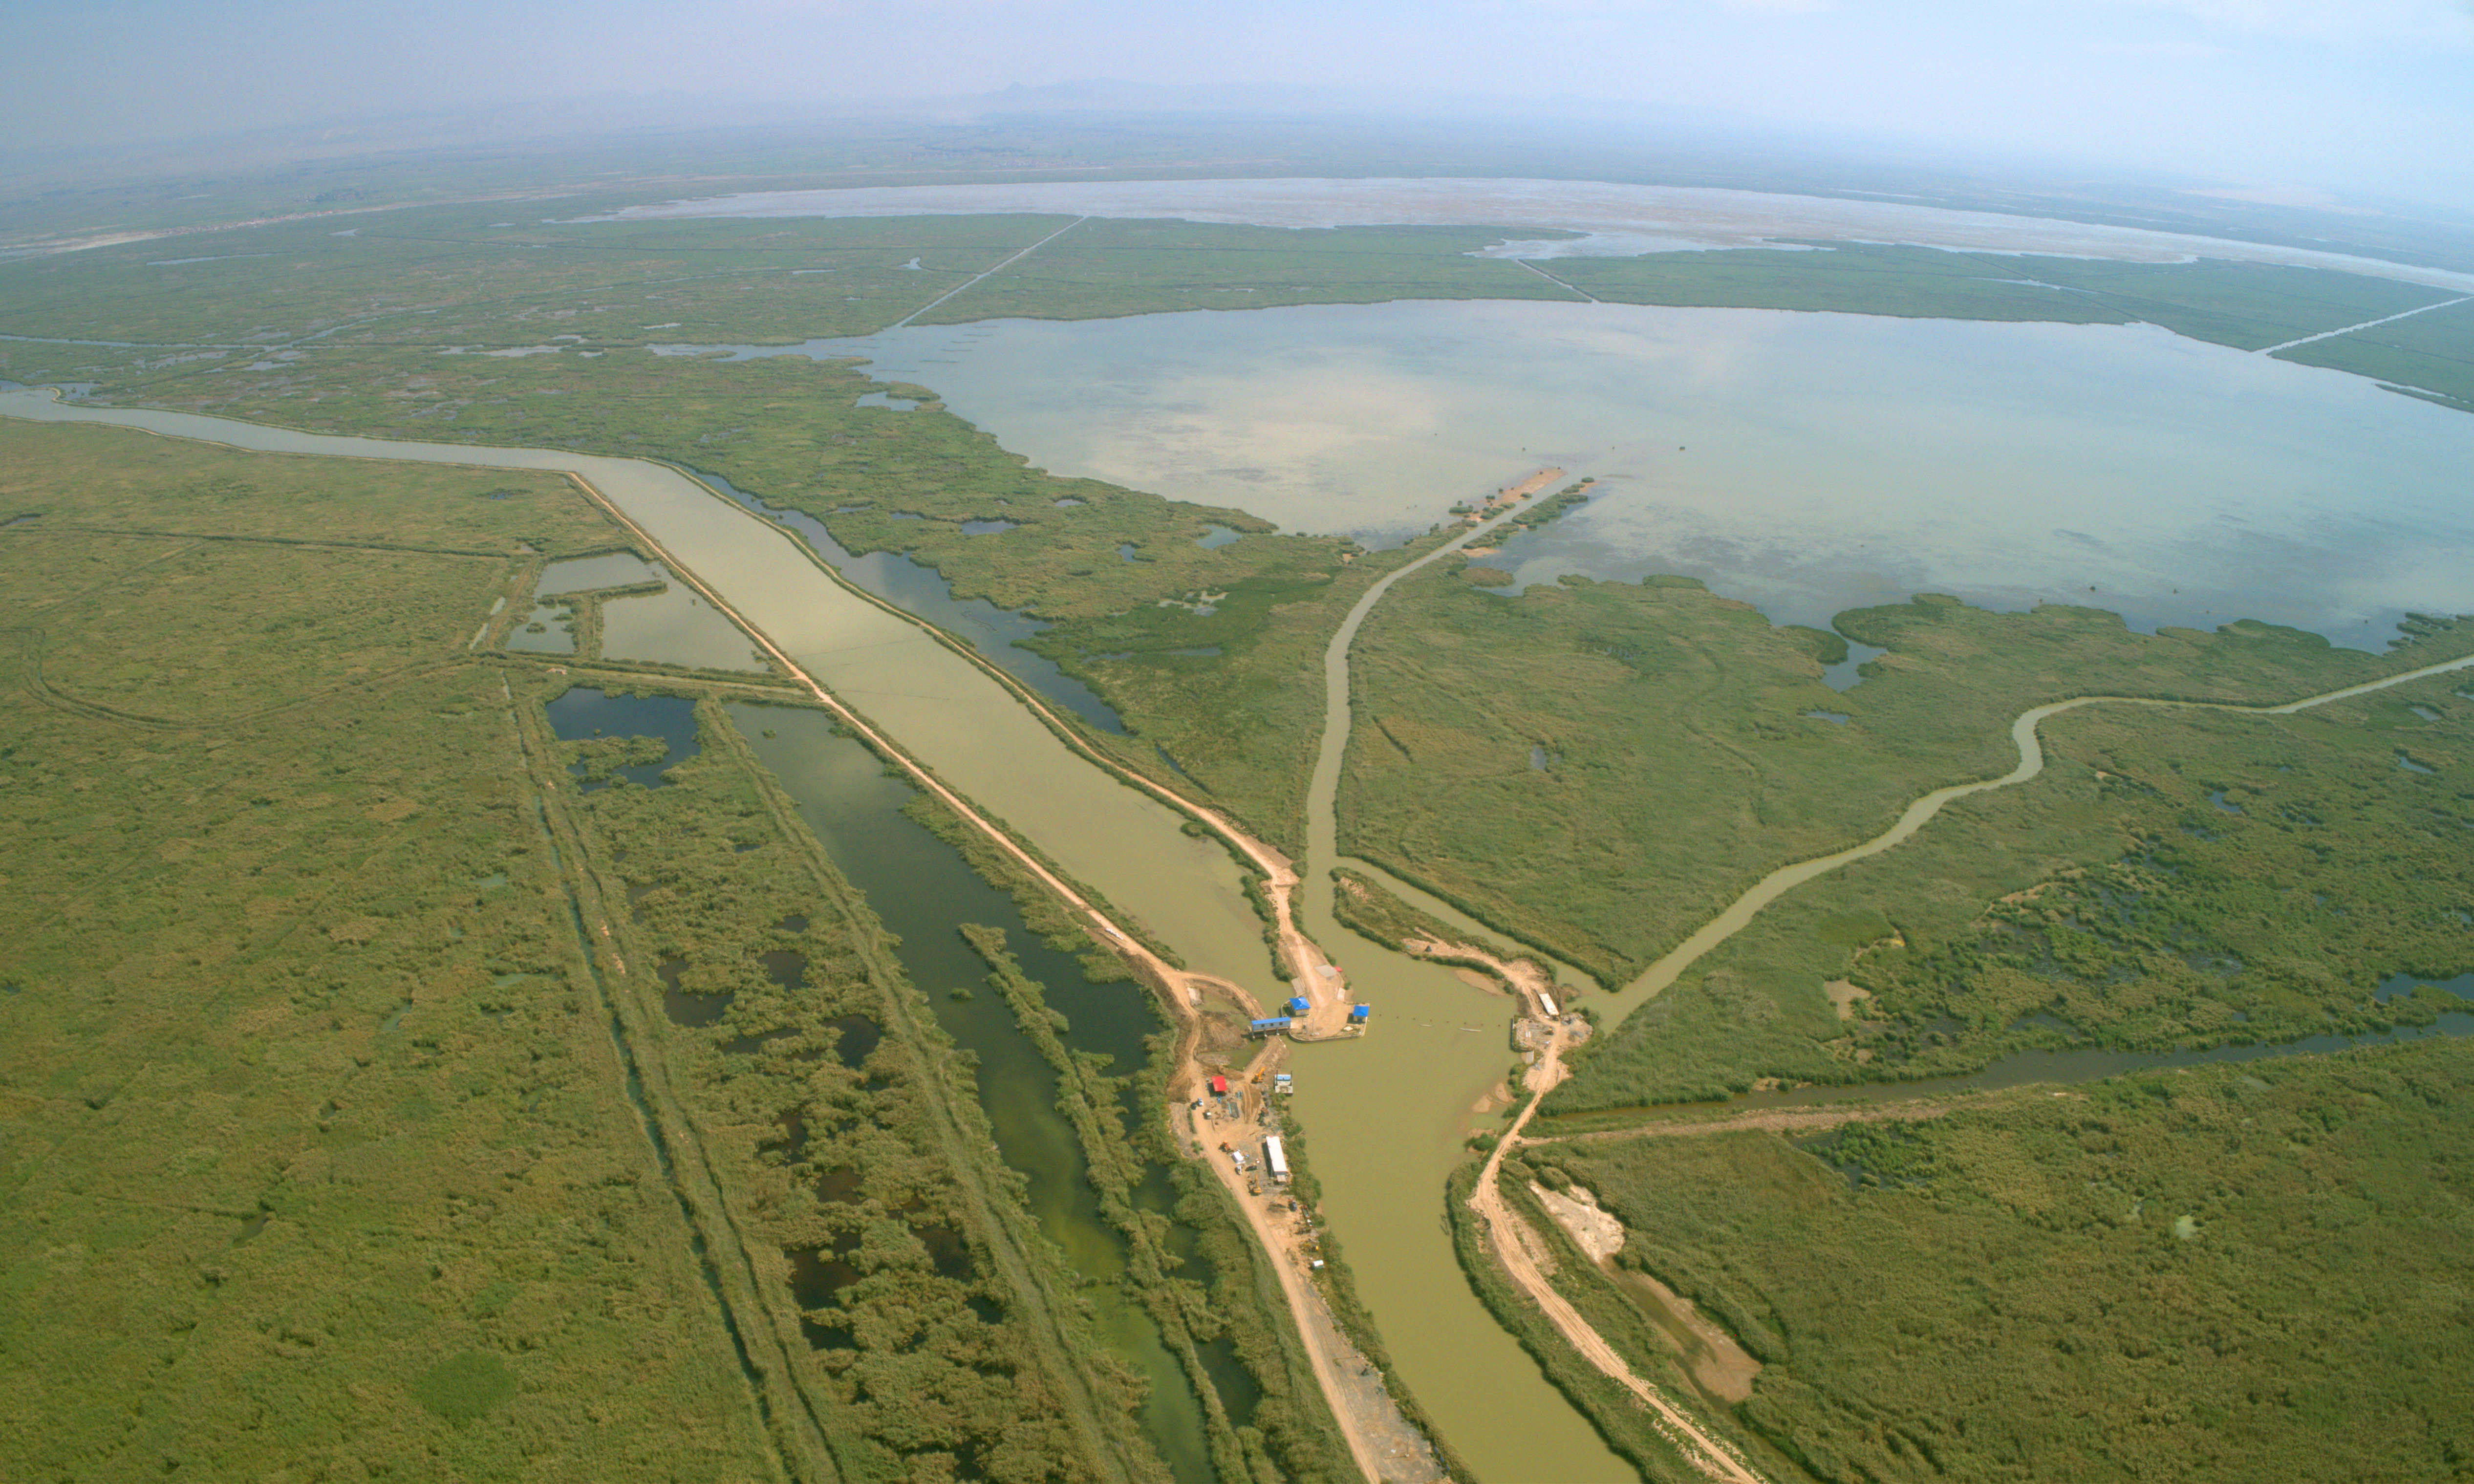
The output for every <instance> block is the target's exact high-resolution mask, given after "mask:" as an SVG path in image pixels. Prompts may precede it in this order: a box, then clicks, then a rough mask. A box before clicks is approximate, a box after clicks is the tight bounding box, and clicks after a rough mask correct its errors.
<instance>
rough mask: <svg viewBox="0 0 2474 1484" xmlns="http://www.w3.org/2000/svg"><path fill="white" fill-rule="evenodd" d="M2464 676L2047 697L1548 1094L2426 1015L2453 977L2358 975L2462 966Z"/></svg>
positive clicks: (2448, 1004)
mask: <svg viewBox="0 0 2474 1484" xmlns="http://www.w3.org/2000/svg"><path fill="white" fill-rule="evenodd" d="M2425 643H2426V644H2437V643H2438V640H2437V639H2435V640H2431V641H2426V642H2425ZM2422 647H2423V646H2422V645H2414V646H2412V647H2410V648H2409V649H2408V650H2407V651H2406V652H2407V653H2408V654H2413V652H2414V651H2415V650H2417V649H2421V648H2422ZM2434 652H2435V653H2436V652H2438V651H2434ZM1871 685H1872V682H1869V681H1868V682H1867V683H1866V685H1865V686H1862V687H1858V688H1857V689H1856V691H1854V692H1852V693H1849V696H1848V700H1849V702H1850V703H1851V704H1852V703H1854V702H1855V701H1856V700H1858V699H1859V698H1860V697H1861V696H1862V695H1863V693H1864V692H1865V691H1866V690H1868V689H1870V688H1871ZM2463 685H2464V681H2463V680H2462V677H2458V676H2452V675H2441V676H2434V677H2432V678H2430V679H2427V680H2422V681H2414V682H2410V683H2408V684H2406V685H2401V686H2398V687H2395V688H2392V689H2390V690H2387V691H2383V692H2379V693H2374V694H2371V695H2367V696H2361V697H2357V698H2354V699H2351V700H2346V701H2339V702H2332V703H2330V704H2329V705H2327V706H2324V707H2318V708H2314V709H2313V710H2310V711H2306V712H2300V713H2296V714H2294V715H2292V716H2286V717H2257V716H2243V715H2238V714H2234V713H2228V712H2216V711H2199V710H2181V709H2159V708H2152V707H2127V706H2122V707H2088V708H2083V709H2081V710H2078V711H2074V712H2069V713H2066V714H2064V715H2062V716H2058V717H2055V718H2051V719H2050V720H2048V721H2047V722H2046V723H2045V727H2044V732H2043V735H2044V739H2045V749H2046V755H2047V766H2046V770H2045V772H2044V774H2043V775H2042V776H2040V777H2038V778H2037V779H2035V780H2033V781H2032V782H2029V783H2027V784H2024V785H2021V786H2019V787H2017V788H2014V789H2006V790H2001V791H1994V792H1991V793H1984V794H1978V795H1976V796H1974V797H1972V798H1968V799H1963V800H1961V801H1959V802H1958V803H1956V804H1953V805H1952V806H1950V808H1948V809H1946V810H1945V811H1944V812H1943V814H1942V815H1940V816H1939V817H1937V818H1936V819H1934V820H1933V821H1932V822H1931V823H1930V824H1928V825H1927V826H1926V827H1925V828H1924V830H1922V831H1921V832H1920V833H1918V834H1917V835H1916V836H1915V837H1914V838H1912V839H1908V840H1906V841H1904V843H1902V844H1901V845H1899V846H1898V847H1897V848H1896V849H1894V850H1891V851H1889V852H1886V853H1884V854H1882V855H1880V856H1876V857H1873V858H1871V859H1869V860H1865V861H1860V862H1857V863H1856V864H1853V865H1850V866H1848V867H1846V868H1844V869H1843V870H1840V871H1838V872H1835V873H1833V874H1831V875H1830V876H1826V877H1823V878H1821V879H1819V880H1817V881H1814V882H1811V883H1808V884H1807V885H1806V886H1804V887H1801V888H1797V889H1796V890H1795V891H1793V892H1791V893H1789V895H1788V896H1786V897H1785V898H1783V899H1782V900H1781V901H1779V902H1777V903H1775V904H1773V905H1772V906H1771V907H1770V908H1769V909H1768V910H1767V911H1765V912H1762V913H1761V914H1760V915H1759V916H1758V917H1756V918H1755V919H1754V920H1753V922H1752V923H1751V924H1750V925H1749V926H1748V927H1746V928H1745V929H1744V930H1743V931H1742V932H1741V933H1739V934H1737V935H1736V936H1735V937H1734V938H1731V939H1729V940H1728V941H1727V942H1726V943H1725V944H1723V945H1721V946H1720V947H1719V948H1718V949H1717V950H1715V951H1714V952H1712V953H1711V954H1710V956H1708V957H1707V958H1705V959H1703V960H1702V961H1700V962H1699V963H1697V964H1695V965H1693V966H1692V967H1690V968H1688V969H1687V970H1686V972H1685V974H1684V976H1683V978H1682V979H1680V980H1679V981H1678V982H1677V983H1676V985H1673V986H1672V987H1671V988H1669V989H1668V990H1666V991H1665V992H1664V993H1663V994H1661V996H1660V997H1659V998H1658V999H1656V1000H1653V1001H1651V1002H1650V1003H1648V1004H1646V1005H1644V1006H1642V1007H1641V1008H1640V1009H1639V1010H1637V1011H1635V1012H1634V1013H1633V1014H1632V1015H1631V1016H1630V1017H1628V1018H1627V1019H1626V1020H1625V1021H1624V1022H1623V1024H1622V1025H1620V1026H1619V1027H1617V1028H1616V1030H1615V1031H1614V1033H1613V1034H1611V1035H1609V1036H1607V1037H1605V1038H1604V1039H1603V1040H1602V1041H1601V1042H1599V1043H1598V1044H1597V1045H1595V1046H1592V1047H1590V1048H1589V1049H1588V1050H1587V1051H1585V1052H1583V1053H1582V1054H1581V1055H1580V1056H1579V1057H1577V1058H1575V1062H1574V1068H1573V1076H1572V1078H1571V1079H1570V1081H1568V1082H1567V1083H1565V1085H1564V1086H1563V1087H1561V1088H1559V1089H1557V1091H1556V1092H1555V1093H1554V1094H1553V1096H1552V1097H1551V1098H1550V1099H1549V1101H1548V1104H1547V1110H1548V1111H1550V1112H1556V1113H1568V1114H1575V1115H1578V1114H1584V1113H1587V1112H1589V1110H1593V1109H1610V1110H1611V1109H1619V1108H1626V1107H1635V1106H1637V1105H1640V1104H1645V1103H1658V1102H1674V1101H1691V1100H1697V1099H1702V1098H1710V1097H1721V1096H1725V1095H1727V1094H1728V1093H1730V1092H1734V1091H1741V1090H1743V1089H1745V1088H1746V1087H1748V1086H1750V1085H1752V1084H1753V1083H1755V1082H1756V1081H1757V1080H1758V1079H1761V1078H1779V1079H1783V1080H1785V1081H1788V1082H1796V1081H1811V1082H1820V1083H1847V1082H1855V1081H1863V1080H1874V1079H1913V1078H1923V1077H1931V1076H1938V1075H1950V1074H1961V1073H1968V1072H1973V1071H1975V1070H1977V1069H1978V1068H1981V1067H1983V1066H1984V1065H1986V1064H1987V1063H1988V1062H1989V1061H1990V1060H1992V1059H1993V1058H1997V1057H2000V1056H2002V1055H2005V1054H2008V1053H2012V1052H2018V1051H2025V1050H2031V1049H2048V1050H2050V1049H2063V1048H2073V1047H2098V1048H2105V1049H2110V1050H2119V1051H2127V1052H2141V1053H2149V1054H2158V1055H2162V1054H2166V1053H2171V1052H2172V1051H2174V1050H2176V1049H2190V1048H2202V1047H2210V1046H2219V1045H2226V1044H2239V1043H2246V1042H2260V1043H2268V1044H2273V1043H2282V1042H2288V1041H2293V1040H2297V1039H2300V1038H2303V1037H2307V1036H2313V1035H2322V1034H2351V1035H2360V1034H2372V1033H2379V1032H2384V1031H2387V1030H2389V1028H2390V1027H2392V1026H2397V1025H2428V1024H2430V1023H2431V1021H2432V1020H2433V1018H2434V1016H2435V1015H2437V1014H2438V1013H2439V1012H2440V1011H2442V1010H2450V1009H2455V1008H2460V1006H2461V1002H2460V1001H2458V1000H2457V999H2456V998H2455V997H2453V996H2450V995H2447V994H2444V993H2441V992H2439V991H2437V990H2422V989H2413V988H2411V987H2410V986H2409V988H2408V992H2405V993H2402V994H2394V995H2390V996H2389V997H2388V998H2385V999H2384V998H2381V997H2380V992H2381V991H2382V989H2383V986H2384V985H2386V984H2387V983H2388V982H2389V980H2390V979H2391V977H2392V976H2396V975H2408V976H2413V977H2414V978H2416V979H2418V980H2420V981H2423V982H2438V981H2444V980H2447V979H2451V978H2453V977H2455V976H2457V975H2459V974H2462V973H2464V972H2465V971H2467V970H2468V969H2469V968H2474V924H2469V922H2468V920H2467V918H2468V913H2469V910H2474V875H2469V870H2468V859H2469V852H2468V850H2467V839H2468V836H2469V834H2474V805H2469V803H2468V800H2467V797H2466V791H2465V785H2464V783H2463V781H2462V776H2460V775H2461V774H2462V770H2463V768H2464V766H2466V764H2465V759H2466V756H2467V752H2468V739H2469V737H2474V730H2469V728H2474V702H2469V701H2467V700H2466V699H2465V698H2464V697H2463V696H2462V695H2461V694H2459V693H2457V690H2458V688H2462V686H2463ZM2090 689H2095V688H2094V687H2090ZM2295 689H2296V690H2297V691H2299V690H2305V689H2309V687H2307V686H2306V687H2297V688H2295ZM2409 765H2411V766H2409ZM2422 768H2429V769H2432V770H2431V771H2429V772H2424V771H2418V769H2422ZM1825 985H1837V986H1838V988H1837V998H1836V999H1835V1000H1834V1001H1833V1000H1832V999H1831V998H1830V997H1829V994H1828V992H1827V991H1826V989H1825Z"/></svg>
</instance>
